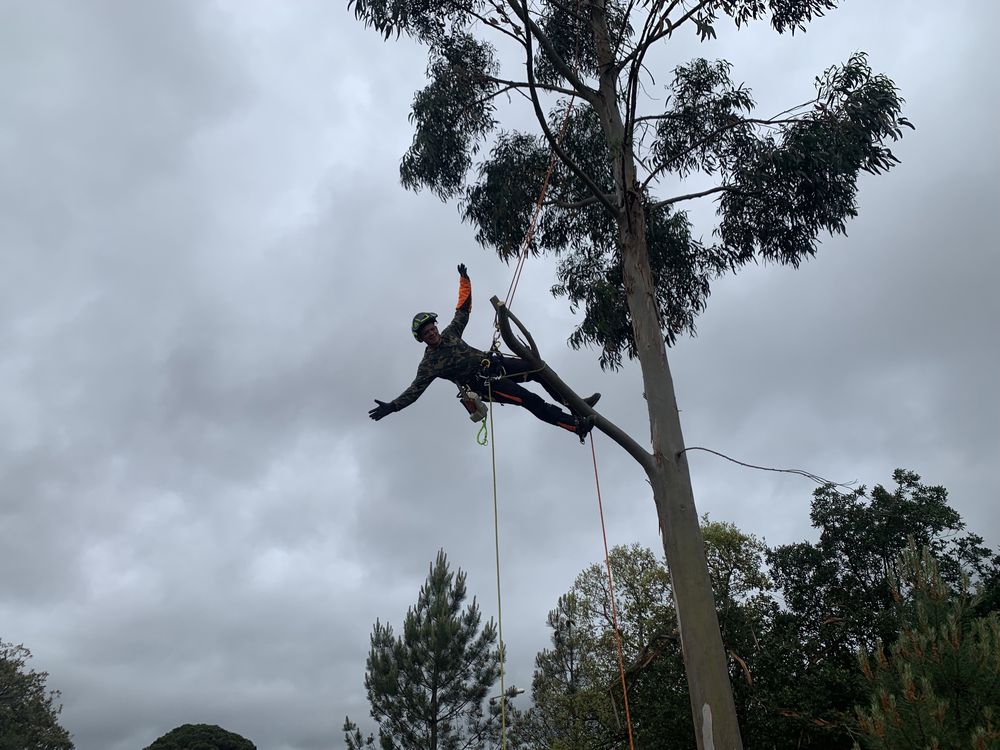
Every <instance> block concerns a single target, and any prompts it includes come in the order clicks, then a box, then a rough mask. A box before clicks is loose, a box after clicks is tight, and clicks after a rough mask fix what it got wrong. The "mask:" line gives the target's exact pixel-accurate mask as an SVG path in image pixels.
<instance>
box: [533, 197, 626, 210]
mask: <svg viewBox="0 0 1000 750" xmlns="http://www.w3.org/2000/svg"><path fill="white" fill-rule="evenodd" d="M605 197H606V198H607V199H608V200H611V199H612V198H614V196H613V195H606V196H605ZM599 201H600V198H598V197H597V196H594V195H592V196H590V197H589V198H584V199H583V200H580V201H576V202H575V203H567V202H566V201H560V200H551V201H546V202H545V205H546V206H555V207H556V208H567V209H571V210H572V209H576V208H586V207H587V206H592V205H594V204H595V203H597V202H599Z"/></svg>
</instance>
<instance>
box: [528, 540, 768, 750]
mask: <svg viewBox="0 0 1000 750" xmlns="http://www.w3.org/2000/svg"><path fill="white" fill-rule="evenodd" d="M703 530H704V536H705V544H706V551H707V552H708V557H709V564H710V566H711V574H712V580H713V583H714V584H715V587H716V595H717V597H718V598H717V601H718V602H719V603H720V621H721V622H722V623H723V631H724V634H725V640H726V643H727V646H728V647H730V649H731V651H732V652H733V653H738V654H739V653H742V654H743V657H741V658H744V657H745V660H749V661H751V662H752V654H751V653H750V649H751V648H752V646H750V645H748V644H752V643H753V638H754V636H753V635H752V631H753V627H754V626H753V625H752V624H751V620H754V618H758V617H759V616H760V615H761V613H762V612H765V613H766V612H767V611H768V610H767V608H766V607H763V606H762V602H763V601H765V600H766V597H765V596H764V595H763V589H762V587H763V588H766V587H767V585H768V581H767V576H766V573H765V572H764V571H763V569H762V564H763V550H764V547H763V544H762V543H761V542H760V541H759V540H757V539H755V538H754V537H752V536H749V535H747V534H743V533H742V532H740V531H739V530H738V529H736V527H734V526H732V525H731V524H720V523H713V522H710V521H708V520H706V521H705V522H704V523H703ZM609 559H610V566H611V571H612V576H613V580H614V583H615V592H614V599H615V603H616V606H617V613H618V620H617V624H618V628H617V632H618V633H619V634H620V637H621V642H622V651H623V666H624V672H625V679H626V684H627V686H628V699H629V708H630V715H631V718H632V724H633V729H634V732H635V743H636V745H637V746H638V747H693V746H694V742H695V740H694V733H693V729H692V726H691V721H690V713H689V712H690V708H689V697H688V690H687V683H686V680H685V676H684V668H683V664H682V660H681V653H680V640H679V637H678V632H677V616H676V612H675V610H674V606H673V592H672V589H671V585H670V576H669V574H668V572H667V569H666V566H665V565H664V563H663V561H662V560H661V559H659V558H657V556H656V555H654V554H653V552H652V551H651V550H649V549H647V548H644V547H641V546H639V545H630V546H628V547H614V548H613V549H612V550H611V553H610V556H609ZM736 610H740V611H741V612H743V614H742V616H741V615H738V614H737V613H736ZM754 621H755V620H754ZM548 625H549V628H550V629H551V631H552V634H551V639H552V641H551V646H550V648H547V649H544V650H543V651H541V652H539V654H538V656H537V657H536V659H535V675H534V680H533V682H532V697H533V701H534V706H533V708H532V709H531V710H530V711H529V712H528V716H527V721H526V723H527V725H528V726H530V728H531V732H528V733H526V734H527V735H528V737H529V738H530V742H529V743H528V746H529V747H531V748H548V749H550V750H556V749H558V750H564V749H565V750H569V749H570V748H581V749H582V750H587V749H590V748H593V749H594V750H596V749H597V748H607V747H619V746H626V744H627V737H626V724H625V711H624V701H623V694H622V689H621V672H620V667H619V662H618V652H617V639H616V629H615V626H614V622H613V616H612V610H611V592H610V590H609V586H608V578H607V571H606V569H605V567H604V565H603V564H595V565H592V566H590V567H589V568H587V569H586V570H584V571H583V572H582V573H580V575H579V576H578V577H577V579H576V581H575V582H574V584H573V587H572V589H571V590H570V591H569V592H568V593H567V594H565V595H564V596H562V597H560V599H559V602H558V606H557V608H556V609H555V610H553V611H552V612H550V613H549V617H548ZM731 666H732V674H733V680H734V683H735V682H737V681H739V680H744V667H743V666H742V665H741V664H740V662H739V660H737V659H734V660H733V662H732V665H731Z"/></svg>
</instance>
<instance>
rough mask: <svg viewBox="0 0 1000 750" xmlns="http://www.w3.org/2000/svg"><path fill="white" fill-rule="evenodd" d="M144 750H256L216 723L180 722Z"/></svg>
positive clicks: (241, 738) (247, 742) (243, 738)
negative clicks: (180, 723)
mask: <svg viewBox="0 0 1000 750" xmlns="http://www.w3.org/2000/svg"><path fill="white" fill-rule="evenodd" d="M146 750H257V746H256V745H254V744H253V743H252V742H251V741H250V740H248V739H247V738H246V737H241V736H240V735H238V734H236V733H234V732H229V731H227V730H225V729H223V728H222V727H220V726H218V725H216V724H182V725H181V726H179V727H176V728H174V729H171V730H170V731H169V732H167V733H166V734H165V735H163V736H162V737H159V738H158V739H156V740H155V741H154V742H153V744H151V745H150V746H149V747H147V748H146Z"/></svg>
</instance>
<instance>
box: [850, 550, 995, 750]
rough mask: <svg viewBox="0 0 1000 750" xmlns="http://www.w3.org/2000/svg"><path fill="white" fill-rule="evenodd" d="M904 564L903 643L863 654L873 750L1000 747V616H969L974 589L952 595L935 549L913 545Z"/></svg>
mask: <svg viewBox="0 0 1000 750" xmlns="http://www.w3.org/2000/svg"><path fill="white" fill-rule="evenodd" d="M900 567H901V569H902V571H903V576H904V577H903V581H902V584H898V583H897V584H895V585H894V587H893V588H894V594H895V596H896V599H897V602H898V604H899V606H900V611H901V614H902V628H901V631H900V635H899V638H898V639H897V640H896V642H895V643H894V644H893V645H892V647H891V648H889V649H888V653H887V652H886V649H884V648H882V647H879V648H878V649H877V650H876V652H875V657H874V659H871V658H868V657H867V656H866V655H862V656H861V670H862V672H863V673H864V676H865V678H866V680H867V681H868V683H869V684H870V685H871V687H872V693H873V695H872V701H871V704H870V705H869V706H868V707H867V708H858V710H857V715H858V723H859V726H860V730H861V733H862V737H863V739H864V741H865V744H866V746H868V747H872V748H880V749H883V750H896V749H897V748H898V749H899V750H902V749H903V748H928V749H931V750H948V749H949V748H955V749H956V750H957V749H958V748H963V749H964V748H974V749H975V750H997V749H998V748H1000V716H998V715H996V709H997V708H998V706H1000V679H998V675H1000V619H998V617H997V614H996V613H992V614H990V615H988V616H986V617H980V618H975V617H972V616H970V598H969V596H968V595H967V592H965V591H959V592H958V593H957V594H956V593H954V592H953V591H952V590H950V589H949V587H948V585H947V584H946V583H944V581H942V579H941V575H940V574H939V572H938V566H937V562H936V561H935V559H934V558H933V557H932V556H931V554H930V552H929V551H928V550H927V549H926V548H925V549H924V550H923V552H922V553H921V552H918V551H917V547H916V544H914V543H913V542H912V540H911V543H910V547H909V549H908V550H907V551H906V552H905V553H904V554H903V556H902V557H901V561H900ZM904 593H908V595H907V596H904Z"/></svg>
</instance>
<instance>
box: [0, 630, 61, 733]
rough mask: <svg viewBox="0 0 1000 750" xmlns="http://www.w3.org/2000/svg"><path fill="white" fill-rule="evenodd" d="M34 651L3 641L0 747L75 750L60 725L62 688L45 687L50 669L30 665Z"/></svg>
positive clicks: (0, 644)
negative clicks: (37, 669)
mask: <svg viewBox="0 0 1000 750" xmlns="http://www.w3.org/2000/svg"><path fill="white" fill-rule="evenodd" d="M30 659H31V651H29V650H28V649H27V648H26V647H25V646H23V645H20V644H18V645H15V644H13V643H6V642H4V641H3V640H0V750H72V748H73V741H72V739H71V737H70V733H69V732H67V731H66V729H64V728H63V727H62V726H61V725H60V724H59V713H60V712H61V711H62V706H61V705H59V704H58V703H56V701H57V700H58V698H59V691H57V690H49V689H48V688H47V686H46V682H47V680H48V677H49V675H48V673H47V672H38V671H36V670H34V669H31V668H29V667H28V661H29V660H30Z"/></svg>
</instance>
